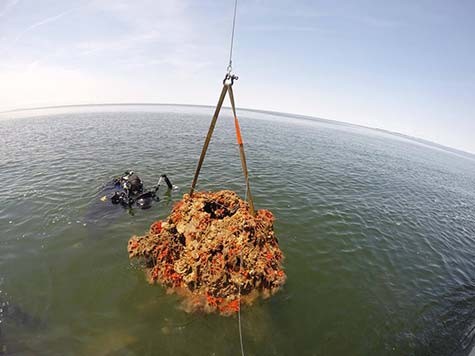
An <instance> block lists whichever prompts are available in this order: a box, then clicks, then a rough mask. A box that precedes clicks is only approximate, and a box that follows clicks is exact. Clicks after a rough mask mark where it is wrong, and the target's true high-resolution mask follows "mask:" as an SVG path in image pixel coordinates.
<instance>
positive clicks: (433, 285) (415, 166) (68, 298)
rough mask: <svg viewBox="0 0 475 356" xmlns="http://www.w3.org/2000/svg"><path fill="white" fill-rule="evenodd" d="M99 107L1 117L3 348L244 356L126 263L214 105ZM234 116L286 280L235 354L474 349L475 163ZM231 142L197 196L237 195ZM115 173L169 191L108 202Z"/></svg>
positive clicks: (348, 129)
mask: <svg viewBox="0 0 475 356" xmlns="http://www.w3.org/2000/svg"><path fill="white" fill-rule="evenodd" d="M101 110H102V112H100V111H97V110H96V112H94V111H91V112H86V113H55V115H47V116H40V117H31V118H21V119H15V120H13V119H12V120H2V121H0V166H1V171H0V178H1V181H2V183H3V186H4V189H3V191H2V194H1V196H0V201H1V204H0V229H1V231H2V232H3V233H2V236H1V237H0V281H1V283H0V289H1V290H2V294H0V305H3V304H4V303H6V302H7V301H8V302H9V303H10V306H8V308H3V311H2V313H0V320H1V323H0V345H1V348H0V354H1V353H2V352H3V353H5V352H6V353H17V354H22V355H23V354H26V355H29V354H31V355H37V354H42V353H47V354H65V353H71V354H95V355H112V354H130V355H143V354H164V355H168V354H170V355H171V354H176V355H212V354H216V355H223V354H238V353H239V338H238V334H237V321H236V319H235V318H222V317H218V316H214V315H190V314H186V313H184V312H183V311H181V310H179V309H178V308H177V306H178V303H177V297H176V296H173V295H166V293H165V292H164V291H163V290H162V289H161V288H160V287H157V286H149V285H147V284H146V282H145V280H144V277H143V274H142V273H141V271H140V270H138V269H135V268H134V267H133V266H131V265H130V264H129V261H128V258H127V251H126V245H127V240H128V238H129V237H130V236H131V235H133V234H136V233H138V234H141V233H143V232H144V231H145V230H146V229H147V228H148V225H149V224H150V223H151V222H152V221H153V220H155V219H157V218H164V217H165V216H167V215H168V213H169V211H170V209H171V206H172V204H173V201H176V200H178V199H180V198H181V195H182V194H183V193H185V192H187V190H188V187H189V185H190V183H191V178H192V175H193V173H194V168H195V164H196V161H197V158H198V156H199V153H200V150H201V144H202V140H203V137H204V134H205V133H206V131H207V126H208V124H209V118H210V115H211V113H212V109H206V108H180V107H168V106H165V107H158V108H151V107H146V108H141V110H142V111H140V110H138V109H137V108H135V110H134V111H129V112H124V111H123V110H124V108H120V110H119V111H118V110H115V111H114V112H106V111H107V108H101ZM241 120H242V124H241V126H242V130H243V135H244V139H245V144H246V153H247V156H248V161H249V162H248V165H249V168H250V174H251V183H252V188H253V193H254V195H255V200H256V202H255V203H256V206H257V207H259V208H265V209H270V210H271V211H273V213H274V214H275V216H276V218H277V220H276V226H275V228H276V233H277V235H278V237H279V241H280V245H281V248H282V249H283V251H284V253H285V255H286V261H285V266H286V271H287V274H288V282H287V284H286V286H285V288H284V290H283V291H282V292H281V293H279V294H277V295H276V296H275V297H273V298H271V299H269V300H266V301H259V302H257V303H256V304H255V305H253V306H252V307H249V308H245V309H244V310H243V313H242V317H243V332H244V345H245V349H246V354H248V355H264V354H265V355H295V354H302V355H344V354H351V355H381V354H394V355H425V354H427V355H449V354H454V355H466V354H469V353H470V349H471V348H472V347H473V345H472V344H473V338H474V334H475V328H474V327H475V315H474V314H473V310H475V309H474V307H475V305H474V303H475V300H474V295H475V293H474V292H475V289H474V288H475V284H474V272H473V271H475V259H474V258H473V256H474V255H475V245H474V236H475V216H474V214H475V209H474V208H475V206H474V204H475V203H474V202H475V161H474V160H473V159H471V158H470V157H465V158H464V157H461V156H457V155H453V154H451V153H447V152H443V151H442V150H440V149H438V150H434V149H431V148H430V147H427V146H425V145H421V144H416V143H412V142H410V141H408V140H407V139H402V138H400V137H391V136H390V135H388V134H383V133H379V132H376V131H371V130H368V129H362V128H355V127H352V126H348V125H339V124H332V123H328V122H320V121H309V120H302V119H299V120H297V119H293V118H288V117H285V116H275V115H272V114H265V113H255V112H244V111H243V112H242V113H241ZM234 142H235V138H234V131H233V125H232V120H231V116H230V115H229V113H228V114H227V115H224V116H223V117H222V118H221V119H220V121H218V125H217V128H216V131H215V136H214V137H213V140H212V142H211V145H210V149H209V152H208V155H207V157H206V160H205V164H204V166H203V169H202V174H201V176H200V181H199V188H200V189H207V190H215V189H223V188H227V189H232V190H236V191H237V192H238V193H239V194H241V195H243V194H244V188H245V187H244V180H243V178H242V173H241V168H240V161H239V156H238V151H237V147H236V145H235V143H234ZM126 169H134V170H135V171H137V172H138V174H139V175H140V176H141V178H142V179H143V180H144V181H145V182H149V183H150V185H152V184H153V183H154V182H155V181H156V179H157V177H158V175H160V174H163V173H166V174H167V175H168V176H169V177H170V178H171V179H172V181H173V183H174V184H177V185H178V186H179V187H181V189H180V190H179V191H178V192H174V193H172V194H171V195H170V196H169V197H164V199H162V200H161V201H160V202H159V203H158V204H155V205H154V206H153V207H152V209H149V210H145V211H142V210H139V211H135V214H127V212H126V211H125V210H124V209H123V208H121V207H119V206H110V205H104V204H105V203H104V202H101V201H100V200H99V198H100V196H101V190H102V189H103V185H104V183H106V182H107V181H109V180H110V179H111V178H112V177H114V176H115V175H117V174H121V173H122V172H123V171H125V170H126ZM5 293H8V297H5ZM12 305H14V306H12ZM7 309H8V311H7Z"/></svg>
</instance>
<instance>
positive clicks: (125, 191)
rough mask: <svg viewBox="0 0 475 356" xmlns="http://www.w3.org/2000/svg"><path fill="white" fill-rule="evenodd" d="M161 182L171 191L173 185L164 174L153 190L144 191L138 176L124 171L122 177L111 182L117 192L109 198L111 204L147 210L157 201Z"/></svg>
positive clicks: (132, 172)
mask: <svg viewBox="0 0 475 356" xmlns="http://www.w3.org/2000/svg"><path fill="white" fill-rule="evenodd" d="M163 181H165V183H166V185H167V187H168V189H169V190H172V189H173V185H172V183H171V182H170V180H169V179H168V177H167V176H166V174H162V175H161V176H160V179H159V180H158V182H157V184H156V185H155V187H154V188H153V189H151V190H145V189H144V186H143V183H142V180H141V179H140V178H139V176H138V175H137V174H135V172H134V171H126V172H125V173H124V175H123V176H122V177H119V178H115V179H114V181H113V184H114V186H115V188H116V189H118V190H116V191H115V192H114V194H113V195H112V196H111V197H110V199H111V202H112V204H121V205H122V206H124V207H127V208H131V207H132V206H133V205H134V204H135V205H136V206H137V207H138V208H140V209H148V208H150V207H151V206H152V203H153V201H154V200H155V201H159V198H158V190H159V189H160V185H161V184H162V182H163ZM104 198H105V197H104ZM104 200H105V199H104Z"/></svg>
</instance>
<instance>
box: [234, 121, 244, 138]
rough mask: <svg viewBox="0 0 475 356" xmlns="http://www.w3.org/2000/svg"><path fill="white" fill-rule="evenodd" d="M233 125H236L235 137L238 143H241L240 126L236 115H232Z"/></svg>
mask: <svg viewBox="0 0 475 356" xmlns="http://www.w3.org/2000/svg"><path fill="white" fill-rule="evenodd" d="M234 126H236V138H237V143H238V145H242V144H243V142H242V136H241V128H240V127H239V121H238V118H237V116H234Z"/></svg>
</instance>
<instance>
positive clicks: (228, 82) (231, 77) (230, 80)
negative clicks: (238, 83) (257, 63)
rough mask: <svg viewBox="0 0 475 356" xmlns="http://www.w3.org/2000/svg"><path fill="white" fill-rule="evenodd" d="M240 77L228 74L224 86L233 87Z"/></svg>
mask: <svg viewBox="0 0 475 356" xmlns="http://www.w3.org/2000/svg"><path fill="white" fill-rule="evenodd" d="M238 79H239V77H238V76H237V75H235V74H231V72H228V73H226V75H225V76H224V79H223V85H228V86H232V85H233V84H234V81H235V80H238Z"/></svg>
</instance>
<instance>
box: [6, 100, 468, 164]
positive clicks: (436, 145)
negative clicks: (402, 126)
mask: <svg viewBox="0 0 475 356" xmlns="http://www.w3.org/2000/svg"><path fill="white" fill-rule="evenodd" d="M87 106H186V107H201V108H214V106H213V105H203V104H178V103H150V102H145V103H140V102H137V103H134V102H131V103H98V104H94V103H89V104H64V105H47V106H33V107H26V108H16V109H9V110H3V111H0V115H2V114H8V113H15V112H22V111H34V110H48V109H61V108H74V107H87ZM223 108H225V109H231V107H229V106H223ZM239 109H240V110H244V111H251V112H257V113H264V114H272V115H277V116H285V117H289V116H290V117H292V116H294V117H296V118H299V119H306V120H313V121H315V120H319V121H325V122H328V123H337V124H340V125H347V126H354V127H361V128H365V129H370V130H375V131H379V132H383V133H386V134H390V135H393V136H399V137H403V138H406V139H409V140H411V141H414V142H416V143H420V144H425V145H429V146H432V147H434V148H438V149H442V150H444V151H448V152H451V153H455V154H462V155H469V156H470V158H472V159H474V158H475V152H470V151H466V150H463V149H460V148H455V147H450V146H446V145H444V144H441V143H437V142H434V141H430V140H428V139H424V138H420V137H415V136H410V135H407V134H404V133H400V132H397V131H390V130H387V129H382V128H379V127H370V126H365V125H359V124H354V123H350V122H346V121H339V120H333V119H324V118H321V117H318V116H310V115H303V114H297V113H290V112H279V111H273V110H264V109H253V108H243V107H241V108H239Z"/></svg>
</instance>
